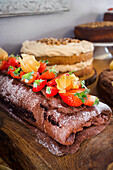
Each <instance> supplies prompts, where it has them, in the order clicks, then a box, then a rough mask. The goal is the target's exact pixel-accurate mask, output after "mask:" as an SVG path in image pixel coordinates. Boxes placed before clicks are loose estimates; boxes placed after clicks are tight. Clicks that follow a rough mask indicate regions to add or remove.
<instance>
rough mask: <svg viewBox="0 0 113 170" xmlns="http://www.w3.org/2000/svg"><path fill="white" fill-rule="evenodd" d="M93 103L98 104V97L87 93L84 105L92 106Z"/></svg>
mask: <svg viewBox="0 0 113 170" xmlns="http://www.w3.org/2000/svg"><path fill="white" fill-rule="evenodd" d="M95 104H99V99H98V98H97V97H96V96H92V95H89V94H87V99H86V100H85V103H84V105H87V106H93V105H95Z"/></svg>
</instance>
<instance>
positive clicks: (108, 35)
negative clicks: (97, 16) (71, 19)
mask: <svg viewBox="0 0 113 170" xmlns="http://www.w3.org/2000/svg"><path fill="white" fill-rule="evenodd" d="M74 34H75V38H77V39H80V40H83V39H84V40H88V41H91V42H113V22H110V21H103V22H92V23H86V24H81V25H77V26H75V28H74Z"/></svg>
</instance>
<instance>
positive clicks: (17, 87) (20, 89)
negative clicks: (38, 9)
mask: <svg viewBox="0 0 113 170" xmlns="http://www.w3.org/2000/svg"><path fill="white" fill-rule="evenodd" d="M0 98H1V99H2V100H3V101H4V102H6V104H9V105H11V106H13V108H15V114H16V116H19V117H20V118H21V119H23V120H26V121H28V122H29V123H31V124H33V125H34V126H36V127H38V128H39V129H40V130H41V131H42V132H45V133H46V134H48V135H49V136H50V137H52V138H53V139H55V140H56V141H58V142H59V143H61V144H63V145H72V144H73V143H74V141H75V140H76V133H79V132H80V131H83V129H84V128H88V127H91V126H100V125H105V126H106V124H108V123H109V120H110V117H111V109H110V108H109V107H108V106H107V105H106V104H103V103H101V102H100V103H99V105H98V106H92V107H87V106H84V105H82V106H81V107H78V108H75V107H70V106H68V105H66V104H65V103H64V102H63V101H62V100H61V98H60V97H59V96H55V97H49V98H46V96H45V90H42V91H41V92H38V93H34V92H33V91H32V87H30V86H28V85H26V84H22V82H21V81H19V80H17V79H13V78H12V77H10V76H8V75H6V74H5V73H0Z"/></svg>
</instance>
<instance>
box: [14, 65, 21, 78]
mask: <svg viewBox="0 0 113 170" xmlns="http://www.w3.org/2000/svg"><path fill="white" fill-rule="evenodd" d="M20 71H21V68H20V67H18V68H17V69H16V70H15V71H14V72H13V73H14V76H19V75H20Z"/></svg>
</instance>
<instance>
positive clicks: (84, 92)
mask: <svg viewBox="0 0 113 170" xmlns="http://www.w3.org/2000/svg"><path fill="white" fill-rule="evenodd" d="M89 92H90V90H89V89H85V90H84V91H82V92H80V93H75V94H74V96H78V98H79V99H80V100H81V101H82V103H85V99H87V95H86V94H88V93H89Z"/></svg>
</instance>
